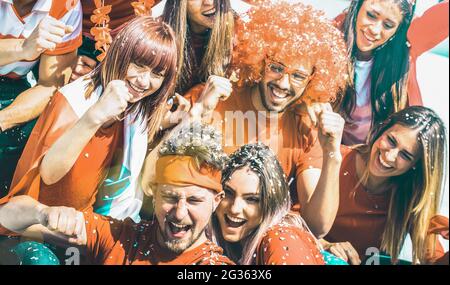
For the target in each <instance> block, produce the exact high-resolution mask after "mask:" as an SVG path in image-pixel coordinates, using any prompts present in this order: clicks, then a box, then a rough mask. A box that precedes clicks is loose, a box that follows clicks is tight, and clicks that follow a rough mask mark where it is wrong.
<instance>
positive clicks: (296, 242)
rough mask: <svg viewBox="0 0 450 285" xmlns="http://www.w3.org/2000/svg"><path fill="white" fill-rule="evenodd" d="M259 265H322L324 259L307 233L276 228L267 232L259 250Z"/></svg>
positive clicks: (288, 228) (295, 229)
mask: <svg viewBox="0 0 450 285" xmlns="http://www.w3.org/2000/svg"><path fill="white" fill-rule="evenodd" d="M257 264H258V265H322V264H324V261H323V257H322V255H321V253H320V252H319V249H318V248H317V246H316V245H315V242H314V241H313V239H312V237H311V236H310V235H309V234H308V233H307V232H305V231H303V230H301V229H299V228H294V227H292V226H290V227H284V226H283V227H275V228H273V229H271V230H269V231H268V232H267V234H266V235H265V236H264V238H263V239H262V241H261V243H260V246H259V247H258V250H257Z"/></svg>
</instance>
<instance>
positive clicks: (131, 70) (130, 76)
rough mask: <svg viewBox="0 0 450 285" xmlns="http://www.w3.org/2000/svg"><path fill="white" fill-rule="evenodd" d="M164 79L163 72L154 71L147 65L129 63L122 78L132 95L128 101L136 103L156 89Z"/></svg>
mask: <svg viewBox="0 0 450 285" xmlns="http://www.w3.org/2000/svg"><path fill="white" fill-rule="evenodd" d="M164 79H165V76H164V73H155V72H153V70H152V69H151V68H150V67H148V66H140V65H137V64H135V63H130V65H129V67H128V70H127V74H126V77H125V80H124V81H125V83H126V84H127V87H128V91H129V92H130V94H131V95H132V96H133V99H132V100H131V101H130V103H136V102H138V101H140V100H141V99H143V98H145V97H147V96H149V95H151V94H153V93H155V92H156V91H158V90H159V88H161V85H162V84H163V82H164Z"/></svg>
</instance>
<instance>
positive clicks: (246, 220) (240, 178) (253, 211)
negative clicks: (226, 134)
mask: <svg viewBox="0 0 450 285" xmlns="http://www.w3.org/2000/svg"><path fill="white" fill-rule="evenodd" d="M224 191H225V198H224V199H223V201H222V202H221V203H220V205H219V207H218V208H217V211H216V217H217V219H218V221H219V224H220V229H221V232H222V236H223V238H224V239H225V240H226V241H227V242H233V243H234V242H239V241H242V240H243V239H245V238H246V237H248V236H249V235H250V233H251V232H252V231H253V230H254V229H256V228H257V227H258V226H259V224H260V222H261V219H262V214H261V207H260V203H259V201H260V194H259V177H258V176H257V175H256V173H255V172H253V171H252V170H250V168H249V167H243V168H241V169H238V170H236V171H235V172H234V173H233V174H232V176H231V178H230V179H229V181H227V182H226V184H225V187H224Z"/></svg>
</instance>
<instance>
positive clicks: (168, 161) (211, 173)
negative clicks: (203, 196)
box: [156, 155, 222, 193]
mask: <svg viewBox="0 0 450 285" xmlns="http://www.w3.org/2000/svg"><path fill="white" fill-rule="evenodd" d="M221 178H222V173H221V171H220V170H216V169H213V168H212V167H208V166H201V167H200V169H199V168H198V167H197V163H196V161H195V159H194V158H193V157H191V156H180V155H168V156H163V157H161V158H159V159H158V161H157V162H156V183H157V184H168V185H174V186H180V187H187V186H192V185H195V186H198V187H202V188H206V189H209V190H212V191H215V192H217V193H220V192H222V184H221V183H220V182H221Z"/></svg>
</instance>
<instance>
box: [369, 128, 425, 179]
mask: <svg viewBox="0 0 450 285" xmlns="http://www.w3.org/2000/svg"><path fill="white" fill-rule="evenodd" d="M418 133H419V131H418V130H412V129H410V128H407V127H404V126H402V125H400V124H395V125H394V126H392V127H391V128H390V129H388V130H387V131H385V132H384V133H383V134H382V135H381V136H380V137H379V138H378V140H376V141H375V143H374V144H373V147H372V151H371V154H370V161H369V164H368V165H369V172H370V174H371V175H372V176H374V177H380V178H381V177H384V178H387V177H394V176H399V175H402V174H404V173H406V172H407V171H409V170H410V169H411V168H412V167H413V166H414V165H416V164H417V162H418V160H419V158H420V148H421V147H420V144H419V141H418Z"/></svg>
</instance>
